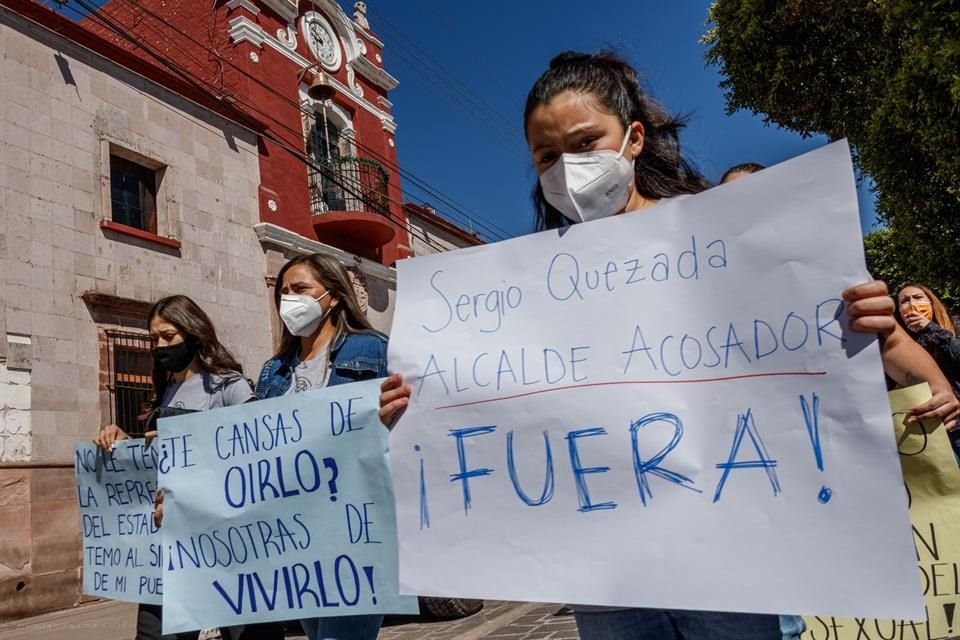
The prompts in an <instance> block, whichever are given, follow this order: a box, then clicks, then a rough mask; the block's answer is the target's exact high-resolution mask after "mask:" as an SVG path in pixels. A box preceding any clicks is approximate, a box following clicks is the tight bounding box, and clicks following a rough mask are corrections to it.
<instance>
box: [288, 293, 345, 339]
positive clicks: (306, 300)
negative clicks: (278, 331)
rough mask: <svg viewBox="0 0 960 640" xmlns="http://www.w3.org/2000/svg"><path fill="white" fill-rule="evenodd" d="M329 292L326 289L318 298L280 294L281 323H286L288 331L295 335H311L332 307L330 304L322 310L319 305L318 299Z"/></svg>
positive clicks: (321, 298)
mask: <svg viewBox="0 0 960 640" xmlns="http://www.w3.org/2000/svg"><path fill="white" fill-rule="evenodd" d="M329 294H330V291H327V292H326V293H324V294H323V295H322V296H320V297H319V298H311V297H310V296H296V295H282V296H280V319H281V320H283V324H285V325H287V329H288V330H289V331H290V333H292V334H293V335H295V336H309V335H312V334H313V332H314V331H316V330H317V327H319V326H320V323H321V322H323V319H324V317H325V316H326V315H327V312H329V311H330V309H332V308H333V307H332V306H331V307H330V308H328V309H327V311H326V312H324V310H323V307H321V306H320V301H321V300H323V299H324V298H325V297H326V296H327V295H329Z"/></svg>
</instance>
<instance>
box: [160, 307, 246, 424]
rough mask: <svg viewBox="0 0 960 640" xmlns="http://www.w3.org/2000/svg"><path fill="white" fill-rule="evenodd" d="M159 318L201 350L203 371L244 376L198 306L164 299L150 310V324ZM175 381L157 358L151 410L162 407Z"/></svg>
mask: <svg viewBox="0 0 960 640" xmlns="http://www.w3.org/2000/svg"><path fill="white" fill-rule="evenodd" d="M156 317H160V318H163V319H164V320H166V321H167V322H169V323H170V324H172V325H173V326H175V327H176V328H177V330H179V331H180V333H182V334H183V339H184V340H188V341H192V342H193V343H194V344H196V345H197V346H198V350H197V357H198V360H199V362H200V368H201V369H202V370H203V371H205V372H206V373H212V374H216V375H219V376H223V377H225V378H231V379H232V378H235V377H240V376H243V367H241V366H240V363H239V362H237V360H236V359H235V358H234V357H233V355H231V353H230V352H229V351H228V350H227V348H226V347H225V346H223V344H221V343H220V340H219V339H218V338H217V330H216V329H214V327H213V322H211V321H210V317H209V316H208V315H207V314H206V312H204V310H203V309H201V308H200V306H199V305H198V304H197V303H196V302H194V301H193V300H191V299H190V298H188V297H187V296H184V295H175V296H169V297H166V298H162V299H160V300H158V301H157V302H156V304H154V305H153V308H152V309H150V315H149V316H147V323H150V322H153V319H154V318H156ZM172 379H173V374H171V373H170V372H168V371H166V370H165V369H163V368H161V367H160V365H159V364H157V361H156V358H154V361H153V397H152V398H151V399H150V400H149V401H148V402H149V407H148V409H156V408H157V407H159V406H160V403H162V402H163V396H164V395H165V394H166V392H167V387H168V386H169V385H170V381H171V380H172Z"/></svg>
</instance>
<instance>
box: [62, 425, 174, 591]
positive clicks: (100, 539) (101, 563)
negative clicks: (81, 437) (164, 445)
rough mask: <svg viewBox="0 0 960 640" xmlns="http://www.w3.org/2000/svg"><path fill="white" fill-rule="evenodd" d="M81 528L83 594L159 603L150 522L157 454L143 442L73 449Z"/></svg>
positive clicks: (156, 542) (157, 550)
mask: <svg viewBox="0 0 960 640" xmlns="http://www.w3.org/2000/svg"><path fill="white" fill-rule="evenodd" d="M74 473H75V476H76V480H77V499H78V501H79V503H80V521H81V525H82V527H83V592H84V593H85V594H87V595H91V596H97V597H100V598H110V599H111V600H123V601H125V602H142V603H145V604H160V603H161V601H162V598H163V571H162V568H161V563H162V557H163V553H162V547H161V544H160V535H159V533H158V531H157V529H156V527H155V526H154V524H153V500H154V496H155V495H156V490H157V452H156V449H154V448H153V447H144V440H141V439H133V440H119V441H117V443H116V446H115V448H114V450H113V451H104V450H102V449H100V448H99V447H97V446H96V445H94V444H92V443H89V442H87V443H79V444H77V445H76V447H75V450H74Z"/></svg>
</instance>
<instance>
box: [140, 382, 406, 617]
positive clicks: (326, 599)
mask: <svg viewBox="0 0 960 640" xmlns="http://www.w3.org/2000/svg"><path fill="white" fill-rule="evenodd" d="M379 394H380V381H377V380H373V381H369V382H359V383H354V384H348V385H338V386H335V387H330V388H327V389H321V390H317V391H310V392H307V393H299V394H293V395H289V396H285V397H283V398H276V399H273V400H264V401H261V402H253V403H248V404H243V405H238V406H234V407H229V408H226V409H218V410H215V411H205V412H201V413H193V414H189V415H185V416H181V417H176V418H169V419H162V420H160V421H159V429H160V438H159V446H160V452H161V453H160V465H159V469H160V486H161V487H162V488H163V490H164V492H165V497H164V519H163V526H162V527H161V534H162V538H163V544H164V548H165V549H166V551H167V558H166V560H165V563H164V585H165V594H166V595H165V597H164V600H163V631H164V633H173V632H179V631H188V630H192V629H199V628H204V627H218V626H228V625H239V624H245V623H253V622H267V621H275V620H291V619H298V618H315V617H325V616H346V615H359V614H371V613H415V612H416V611H417V601H416V598H408V597H401V596H400V595H399V591H398V583H397V542H396V525H395V522H396V516H395V513H394V498H393V488H392V485H391V481H390V467H389V462H388V459H387V430H386V429H384V427H383V425H382V424H381V423H380V420H379V417H378V415H377V412H378V406H379V405H378V398H379Z"/></svg>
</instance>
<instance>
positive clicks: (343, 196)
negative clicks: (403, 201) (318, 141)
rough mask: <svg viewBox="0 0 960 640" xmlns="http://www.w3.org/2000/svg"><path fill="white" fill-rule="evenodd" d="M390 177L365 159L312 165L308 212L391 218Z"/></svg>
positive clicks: (333, 160) (351, 158)
mask: <svg viewBox="0 0 960 640" xmlns="http://www.w3.org/2000/svg"><path fill="white" fill-rule="evenodd" d="M388 182H389V174H388V173H387V171H386V169H384V168H383V167H382V166H380V164H378V163H377V162H374V161H373V160H368V159H366V158H357V157H354V156H341V157H339V158H331V159H330V160H328V161H315V163H314V166H313V167H311V169H310V212H311V213H312V214H313V215H320V214H324V213H327V212H328V211H368V212H370V213H377V214H380V215H382V216H389V215H390V206H389V202H390V201H389V199H388V197H387V185H388Z"/></svg>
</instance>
